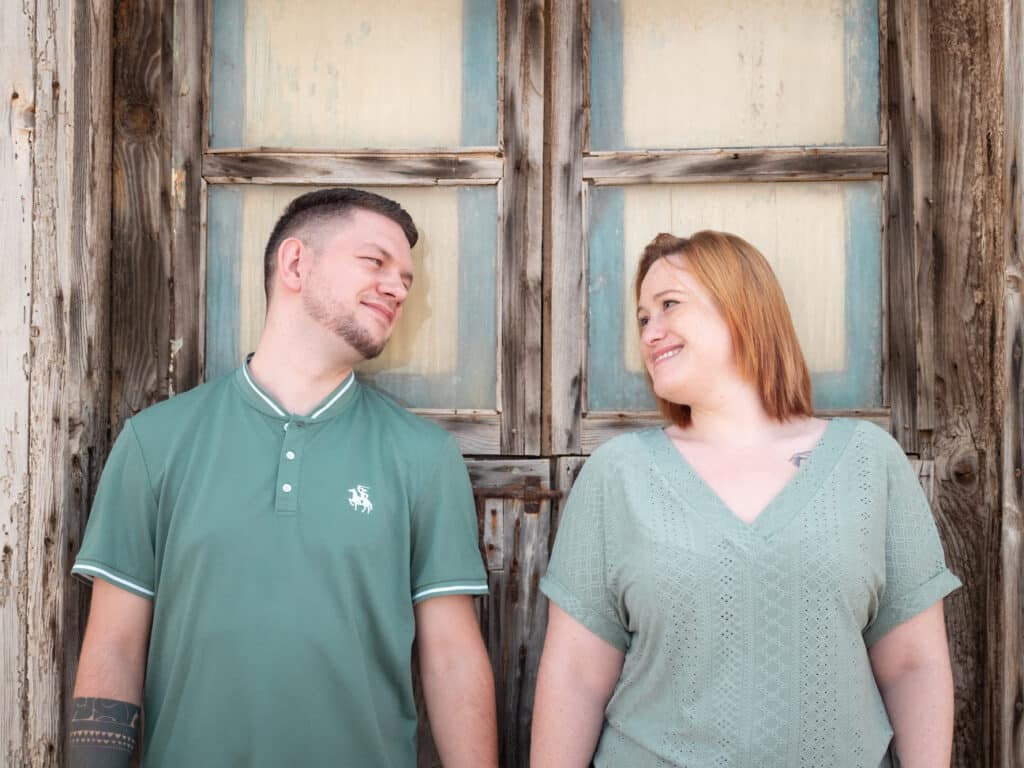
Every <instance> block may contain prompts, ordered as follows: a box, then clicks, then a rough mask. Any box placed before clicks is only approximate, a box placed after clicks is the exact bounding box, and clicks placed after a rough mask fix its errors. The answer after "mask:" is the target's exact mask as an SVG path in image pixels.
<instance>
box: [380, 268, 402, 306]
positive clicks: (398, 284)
mask: <svg viewBox="0 0 1024 768" xmlns="http://www.w3.org/2000/svg"><path fill="white" fill-rule="evenodd" d="M377 289H378V290H379V291H380V292H381V293H384V294H387V295H388V296H392V297H394V298H395V300H397V301H398V302H403V301H405V297H406V296H408V295H409V288H408V287H407V286H406V284H405V281H404V280H402V276H401V275H400V274H399V273H398V271H397V270H395V271H390V270H389V271H388V273H387V274H386V275H384V276H383V277H382V278H381V281H380V283H379V284H378V285H377Z"/></svg>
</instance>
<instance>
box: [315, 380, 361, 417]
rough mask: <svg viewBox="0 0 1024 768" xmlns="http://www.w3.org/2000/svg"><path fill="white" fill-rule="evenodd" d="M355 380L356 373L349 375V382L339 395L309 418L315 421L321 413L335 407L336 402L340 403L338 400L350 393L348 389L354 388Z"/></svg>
mask: <svg viewBox="0 0 1024 768" xmlns="http://www.w3.org/2000/svg"><path fill="white" fill-rule="evenodd" d="M355 380H356V375H355V374H354V373H350V374H349V375H348V382H347V383H346V384H345V386H344V387H342V388H341V389H340V390H338V394H336V395H335V396H334V397H332V398H331V399H330V400H328V401H327V402H326V403H324V404H323V405H322V406H321V407H320V408H319V409H318V410H316V411H315V412H314V413H313V414H312V415H310V417H309V418H311V419H315V418H316V417H317V416H319V415H320V414H321V413H323V412H324V411H326V410H327V409H328V408H330V407H331V406H332V405H334V404H335V403H336V402H338V398H339V397H341V396H342V395H344V394H345V393H346V392H348V388H349V387H351V386H352V382H353V381H355Z"/></svg>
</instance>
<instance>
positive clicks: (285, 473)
mask: <svg viewBox="0 0 1024 768" xmlns="http://www.w3.org/2000/svg"><path fill="white" fill-rule="evenodd" d="M305 426H306V425H305V424H304V423H302V422H299V421H291V422H288V423H287V424H285V427H284V440H283V441H282V442H281V455H280V456H279V458H278V462H277V494H276V503H275V505H274V506H275V509H276V511H277V514H279V515H294V514H296V513H297V512H298V509H299V494H300V492H301V491H302V486H301V484H300V482H299V476H300V474H301V468H302V458H303V455H304V450H303V449H304V446H305V442H306V433H307V430H306V428H305Z"/></svg>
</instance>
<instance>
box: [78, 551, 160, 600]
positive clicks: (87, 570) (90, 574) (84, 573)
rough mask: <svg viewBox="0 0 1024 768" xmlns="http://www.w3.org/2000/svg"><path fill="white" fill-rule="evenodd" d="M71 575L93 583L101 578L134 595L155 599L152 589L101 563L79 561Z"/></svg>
mask: <svg viewBox="0 0 1024 768" xmlns="http://www.w3.org/2000/svg"><path fill="white" fill-rule="evenodd" d="M71 573H73V574H74V575H75V576H78V577H79V578H82V579H84V580H85V581H88V582H89V583H92V581H93V579H95V578H100V579H103V581H106V582H107V583H109V584H113V585H114V586H115V587H120V588H121V589H124V590H127V591H128V592H131V593H133V594H136V595H139V596H140V597H145V598H146V599H148V600H151V599H152V598H153V595H154V594H155V593H154V591H153V589H152V588H151V587H148V586H146V585H145V584H143V583H142V582H141V581H139V580H138V579H136V578H134V577H132V576H129V575H127V574H124V573H122V572H120V571H118V570H117V569H115V568H111V567H110V566H108V565H103V564H99V563H90V562H83V561H81V560H79V561H78V562H76V563H75V564H74V565H73V566H72V568H71Z"/></svg>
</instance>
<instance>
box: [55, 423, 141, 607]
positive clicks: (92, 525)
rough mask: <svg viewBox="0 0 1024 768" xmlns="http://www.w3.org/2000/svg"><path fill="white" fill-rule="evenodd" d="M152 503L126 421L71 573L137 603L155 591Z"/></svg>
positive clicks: (138, 450)
mask: <svg viewBox="0 0 1024 768" xmlns="http://www.w3.org/2000/svg"><path fill="white" fill-rule="evenodd" d="M156 512H157V501H156V496H155V494H154V493H153V487H152V484H151V482H150V475H149V469H148V468H147V466H146V461H145V458H144V457H143V454H142V447H141V446H140V445H139V439H138V436H137V435H136V433H135V427H134V426H133V424H132V422H131V420H130V419H129V420H128V421H127V422H125V425H124V429H122V430H121V434H120V435H118V438H117V440H116V441H115V442H114V447H113V448H112V449H111V451H110V456H109V458H108V459H107V463H106V466H104V468H103V474H102V475H101V477H100V484H99V488H98V489H97V491H96V500H95V501H94V503H93V507H92V513H91V514H90V515H89V521H88V523H87V524H86V528H85V536H84V537H83V539H82V546H81V549H79V551H78V557H77V558H76V559H75V564H74V566H72V568H71V572H72V573H74V574H75V575H77V576H80V577H81V578H83V579H85V580H87V581H90V582H91V581H92V580H93V578H95V577H99V578H101V579H103V580H104V581H107V582H109V583H111V584H113V585H114V586H117V587H121V588H122V589H125V590H127V591H129V592H132V593H134V594H136V595H141V596H142V597H146V598H152V597H153V595H154V594H155V591H156V586H155V584H156V578H155V572H154V571H155V565H154V563H155V554H154V553H155V548H154V531H155V526H156Z"/></svg>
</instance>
